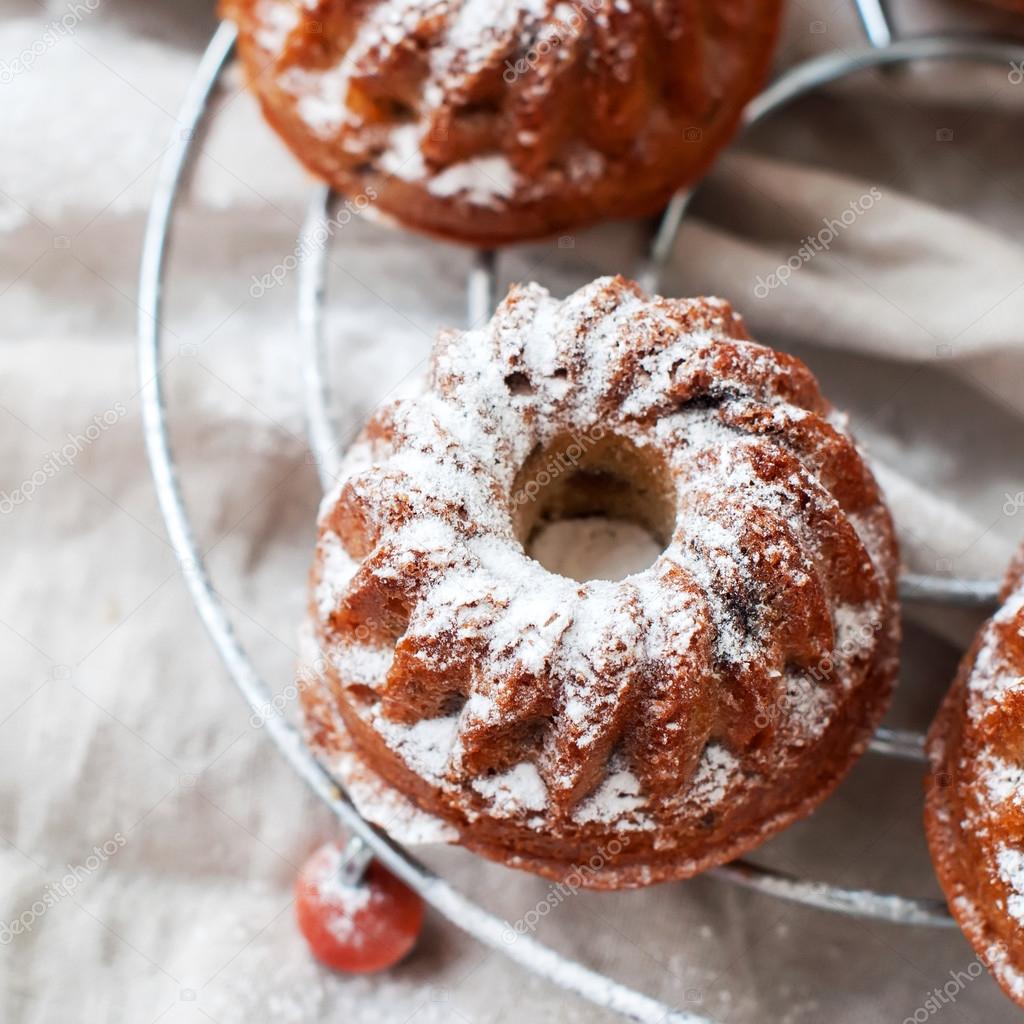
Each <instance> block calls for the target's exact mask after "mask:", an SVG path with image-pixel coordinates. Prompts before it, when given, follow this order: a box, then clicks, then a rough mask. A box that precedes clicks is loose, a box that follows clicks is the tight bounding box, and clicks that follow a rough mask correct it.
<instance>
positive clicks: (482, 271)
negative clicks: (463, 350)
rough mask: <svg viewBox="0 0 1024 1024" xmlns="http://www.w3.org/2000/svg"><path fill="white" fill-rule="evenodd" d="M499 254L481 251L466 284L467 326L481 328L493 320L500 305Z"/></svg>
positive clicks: (488, 250) (487, 250)
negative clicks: (492, 317)
mask: <svg viewBox="0 0 1024 1024" xmlns="http://www.w3.org/2000/svg"><path fill="white" fill-rule="evenodd" d="M497 261H498V254H497V253H496V252H495V251H494V250H493V249H480V250H479V251H478V252H477V254H476V258H475V259H474V261H473V269H472V270H471V271H470V272H469V278H468V280H467V282H466V324H467V326H469V327H471V328H472V327H479V326H480V325H481V324H485V323H486V322H487V321H488V320H490V318H491V314H492V313H493V312H494V308H495V306H497V304H498V267H497Z"/></svg>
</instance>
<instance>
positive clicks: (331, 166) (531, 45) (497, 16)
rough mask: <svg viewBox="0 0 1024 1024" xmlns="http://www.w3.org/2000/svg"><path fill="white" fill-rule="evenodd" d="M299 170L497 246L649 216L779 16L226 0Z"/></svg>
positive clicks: (740, 99)
mask: <svg viewBox="0 0 1024 1024" xmlns="http://www.w3.org/2000/svg"><path fill="white" fill-rule="evenodd" d="M221 9H222V13H223V14H224V16H225V17H227V18H229V19H231V20H232V21H234V22H235V23H236V24H237V25H238V27H239V30H240V35H239V47H240V52H241V56H242V60H243V62H244V64H245V67H246V70H247V74H248V77H249V81H250V84H251V86H252V88H253V90H254V91H255V93H256V95H257V96H258V97H259V100H260V103H261V104H262V106H263V111H264V113H265V114H266V116H267V119H268V120H269V121H270V123H271V124H272V125H273V126H274V128H275V129H276V130H277V131H278V132H279V133H280V135H281V136H282V137H283V138H284V140H285V141H286V142H287V143H288V145H289V146H290V147H291V148H292V150H293V151H294V152H295V153H296V155H297V156H298V157H299V159H300V160H302V162H303V163H304V164H306V166H307V167H308V168H309V169H310V170H311V171H312V172H313V173H314V174H316V175H318V176H319V177H321V178H324V179H325V180H327V181H328V182H330V183H331V184H332V185H333V186H334V187H335V188H336V189H338V190H339V191H341V192H342V193H344V194H346V195H349V196H359V195H361V196H364V197H366V198H367V199H368V200H369V201H370V202H371V204H372V206H373V208H374V209H375V210H377V211H379V212H381V213H384V214H387V215H390V216H391V217H393V218H395V219H396V220H398V221H399V222H401V223H402V224H404V225H407V226H409V227H413V228H417V229H419V230H422V231H427V232H430V233H433V234H438V235H442V236H445V237H449V238H454V239H458V240H461V241H467V242H474V243H481V244H483V243H499V242H509V241H516V240H518V239H523V238H530V237H537V236H541V235H547V234H552V233H555V232H558V231H563V230H569V229H572V228H575V227H579V226H582V225H584V224H587V223H590V222H592V221H595V220H599V219H601V218H606V217H625V216H633V215H639V214H647V213H651V212H653V211H655V210H657V209H658V208H659V207H660V206H661V205H662V204H663V203H664V202H665V201H666V200H667V199H668V197H669V196H670V195H671V194H672V192H673V191H674V190H675V189H677V188H679V187H681V186H683V185H686V184H689V183H691V182H693V181H695V180H696V179H697V178H698V177H699V176H700V174H701V173H702V172H703V171H704V170H705V169H706V168H707V166H708V164H709V163H710V161H711V159H712V158H713V157H714V155H715V154H716V153H717V152H718V150H719V149H721V147H722V146H724V145H725V143H726V142H727V141H728V140H729V138H730V136H731V135H732V133H733V132H734V130H735V129H736V126H737V123H738V121H739V117H740V113H741V111H742V108H743V105H744V104H745V103H746V102H747V100H748V99H750V97H751V96H752V95H753V94H754V93H755V92H756V90H757V88H758V86H759V85H760V83H761V81H762V79H763V77H764V75H765V73H766V71H767V69H768V65H769V62H770V60H771V53H772V49H773V46H774V42H775V37H776V33H777V29H778V23H779V15H780V9H781V0H714V2H709V0H629V2H623V0H583V2H575V0H569V2H567V0H222V3H221Z"/></svg>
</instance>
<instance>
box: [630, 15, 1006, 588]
mask: <svg viewBox="0 0 1024 1024" xmlns="http://www.w3.org/2000/svg"><path fill="white" fill-rule="evenodd" d="M857 11H858V13H859V15H860V17H861V19H862V21H863V23H864V27H865V31H866V32H867V34H868V38H869V40H870V41H871V44H872V45H871V46H870V47H868V48H865V49H861V50H857V51H854V52H846V51H844V52H837V53H827V54H824V55H823V56H821V57H817V58H814V59H813V60H809V61H806V62H805V63H803V64H800V65H797V67H795V68H792V69H791V70H789V71H788V72H786V73H785V74H784V75H782V76H781V77H780V78H778V79H776V81H775V82H773V83H772V84H771V85H770V86H768V88H767V89H765V90H764V92H762V93H761V94H760V95H759V96H756V97H755V98H754V99H753V100H751V101H750V103H749V104H748V105H747V108H746V110H745V111H744V114H743V123H742V129H741V132H745V131H748V130H749V129H750V128H752V127H753V126H754V125H755V124H758V123H759V122H760V121H762V120H764V119H765V118H766V117H767V116H768V115H769V114H772V113H775V112H776V111H778V110H781V109H782V108H783V107H785V106H787V105H788V104H790V103H792V102H793V101H794V100H796V99H799V98H800V97H801V96H805V95H807V94H808V93H810V92H814V91H815V90H816V89H820V88H821V87H822V86H825V85H829V84H831V83H832V82H836V81H838V80H839V79H842V78H846V77H848V76H849V75H852V74H856V73H857V72H859V71H865V70H867V69H869V68H886V67H897V66H900V65H904V64H910V63H913V62H914V61H918V60H974V61H981V62H988V63H997V64H1004V65H1008V64H1013V63H1020V62H1022V61H1024V46H1020V45H1019V44H1010V43H1004V42H999V41H997V40H991V39H979V38H975V37H970V36H964V37H953V36H922V37H919V38H916V39H906V40H899V41H896V42H892V41H891V39H892V35H891V30H890V28H889V22H888V19H887V17H886V13H885V6H884V0H857ZM696 190H697V188H696V187H695V188H693V189H688V190H685V191H682V192H678V193H676V195H675V196H673V198H672V200H671V202H670V203H669V204H668V206H667V207H666V208H665V212H664V213H663V214H662V217H661V221H660V223H659V225H658V228H657V230H656V232H655V234H654V238H653V239H652V241H651V245H650V248H649V250H648V254H647V258H646V261H645V263H644V267H643V272H642V274H641V276H640V283H641V284H642V285H643V287H644V289H645V290H646V291H649V292H656V291H658V287H659V281H660V278H661V274H662V272H663V270H664V268H665V266H666V264H667V263H668V261H669V259H670V258H671V256H672V253H673V252H674V250H675V243H676V239H677V236H678V233H679V229H680V226H681V225H682V221H683V218H684V217H685V216H686V213H687V211H688V209H689V206H690V202H691V200H692V199H693V197H694V195H695V193H696ZM999 590H1000V584H999V582H998V581H996V580H964V579H951V578H946V577H943V576H929V575H926V574H920V573H912V574H907V575H905V576H904V577H903V578H902V579H901V581H900V596H901V598H902V599H903V600H904V601H908V602H909V601H913V602H918V603H923V604H952V605H959V606H962V607H990V606H994V605H996V604H997V603H998V599H999Z"/></svg>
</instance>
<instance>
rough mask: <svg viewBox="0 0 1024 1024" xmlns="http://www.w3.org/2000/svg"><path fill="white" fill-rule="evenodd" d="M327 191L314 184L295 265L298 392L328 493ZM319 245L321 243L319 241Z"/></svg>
mask: <svg viewBox="0 0 1024 1024" xmlns="http://www.w3.org/2000/svg"><path fill="white" fill-rule="evenodd" d="M330 206H331V190H330V188H329V187H328V186H327V185H318V186H317V187H316V188H315V189H314V190H313V193H312V195H311V196H310V197H309V204H308V206H307V207H306V218H305V220H304V221H303V224H302V235H301V238H300V245H301V248H300V249H299V252H303V253H306V254H307V255H306V258H305V259H303V260H302V262H301V263H300V264H299V344H300V345H301V346H302V390H303V394H304V396H305V404H306V426H307V429H308V432H309V443H310V448H311V449H312V451H313V457H314V459H315V460H316V470H317V475H318V476H319V478H320V486H321V487H322V488H323V490H324V492H325V493H326V492H327V491H330V489H331V487H332V486H333V485H334V481H335V480H337V478H338V474H339V472H340V467H341V451H340V448H339V443H338V434H337V430H336V429H335V425H334V421H333V419H332V417H331V407H330V399H329V397H328V392H327V380H328V374H327V373H326V367H327V365H328V359H327V344H326V341H325V339H324V325H323V317H322V316H321V311H322V310H323V308H324V301H325V293H326V289H327V244H328V242H329V237H328V231H327V226H328V223H329V218H328V213H329V211H330ZM318 240H319V241H318Z"/></svg>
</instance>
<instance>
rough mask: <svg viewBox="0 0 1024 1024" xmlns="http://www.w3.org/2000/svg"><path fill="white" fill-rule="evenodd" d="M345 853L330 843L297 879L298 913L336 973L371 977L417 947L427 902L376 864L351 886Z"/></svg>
mask: <svg viewBox="0 0 1024 1024" xmlns="http://www.w3.org/2000/svg"><path fill="white" fill-rule="evenodd" d="M344 866H345V855H344V851H343V850H342V849H341V848H339V846H338V844H337V843H333V842H332V843H325V844H324V845H323V846H321V847H320V849H318V850H317V851H316V852H315V853H314V854H313V855H312V856H311V857H310V858H309V860H307V861H306V863H305V864H304V865H303V867H302V870H301V871H300V872H299V877H298V878H297V879H296V880H295V914H296V917H297V918H298V922H299V930H300V931H301V932H302V934H303V935H304V936H305V938H306V942H308V943H309V948H310V949H311V950H312V951H313V955H314V956H315V957H316V958H317V959H318V960H319V961H320V962H321V963H324V964H326V965H327V966H328V967H332V968H334V970H336V971H347V972H349V973H352V974H368V973H371V972H373V971H383V970H385V969H386V968H388V967H391V966H393V965H394V964H397V963H398V961H399V960H401V959H402V957H404V956H405V955H406V954H407V953H408V952H409V951H410V950H411V949H412V947H413V946H414V945H415V944H416V939H417V937H418V936H419V933H420V928H421V927H422V925H423V900H421V899H420V897H419V896H418V895H417V894H416V893H415V892H413V891H412V889H410V888H409V887H408V886H407V885H406V884H405V883H404V882H402V881H400V880H399V879H397V878H396V877H395V876H394V875H393V874H391V872H390V871H388V870H387V869H386V868H385V867H384V866H383V865H382V864H380V863H378V862H377V861H376V860H373V861H371V862H370V865H369V867H368V868H367V869H366V873H365V874H364V876H363V878H362V879H361V880H360V881H359V882H358V883H357V884H355V885H352V884H350V883H349V882H348V880H347V879H346V878H345V877H344Z"/></svg>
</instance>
